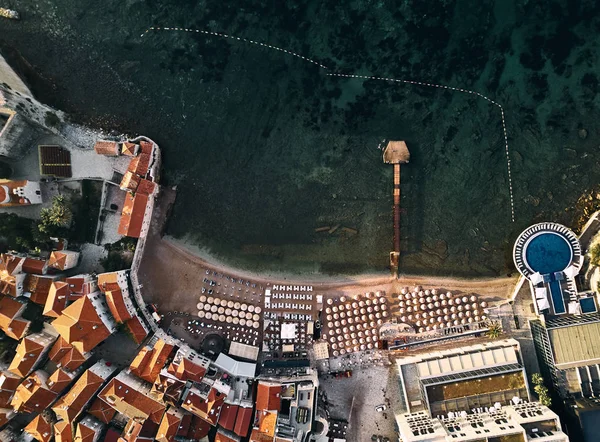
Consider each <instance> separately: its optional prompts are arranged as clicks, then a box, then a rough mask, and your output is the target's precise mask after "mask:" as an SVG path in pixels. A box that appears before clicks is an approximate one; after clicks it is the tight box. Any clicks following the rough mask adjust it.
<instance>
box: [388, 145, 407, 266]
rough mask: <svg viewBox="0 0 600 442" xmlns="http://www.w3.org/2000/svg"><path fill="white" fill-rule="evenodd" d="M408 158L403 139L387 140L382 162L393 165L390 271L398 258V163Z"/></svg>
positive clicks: (396, 264)
mask: <svg viewBox="0 0 600 442" xmlns="http://www.w3.org/2000/svg"><path fill="white" fill-rule="evenodd" d="M409 160H410V152H409V151H408V147H407V146H406V143H405V142H404V141H389V142H388V144H387V146H386V147H385V149H384V151H383V162H384V163H386V164H393V165H394V209H393V210H394V248H393V250H392V252H391V253H390V267H391V270H392V272H397V271H398V263H399V260H400V211H401V209H400V165H401V164H406V163H408V161H409Z"/></svg>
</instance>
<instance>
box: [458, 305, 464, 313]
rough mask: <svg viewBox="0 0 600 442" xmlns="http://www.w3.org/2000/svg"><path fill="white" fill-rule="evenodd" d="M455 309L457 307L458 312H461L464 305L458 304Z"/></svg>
mask: <svg viewBox="0 0 600 442" xmlns="http://www.w3.org/2000/svg"><path fill="white" fill-rule="evenodd" d="M456 309H457V310H458V311H459V312H462V311H463V310H464V306H462V305H459V306H458V307H456Z"/></svg>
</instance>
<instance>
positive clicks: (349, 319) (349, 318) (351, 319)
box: [348, 316, 354, 324]
mask: <svg viewBox="0 0 600 442" xmlns="http://www.w3.org/2000/svg"><path fill="white" fill-rule="evenodd" d="M352 323H354V319H353V318H352V317H351V316H349V317H348V324H352Z"/></svg>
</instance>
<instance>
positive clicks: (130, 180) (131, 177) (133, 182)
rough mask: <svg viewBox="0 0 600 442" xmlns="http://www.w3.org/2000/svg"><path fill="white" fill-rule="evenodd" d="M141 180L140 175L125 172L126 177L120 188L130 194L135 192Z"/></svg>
mask: <svg viewBox="0 0 600 442" xmlns="http://www.w3.org/2000/svg"><path fill="white" fill-rule="evenodd" d="M141 179H142V178H141V177H140V176H139V175H136V174H135V173H133V172H131V171H129V170H128V171H127V172H125V175H123V179H122V180H121V183H120V184H119V188H120V189H121V190H125V191H128V192H135V191H136V190H137V188H138V186H139V184H140V181H141Z"/></svg>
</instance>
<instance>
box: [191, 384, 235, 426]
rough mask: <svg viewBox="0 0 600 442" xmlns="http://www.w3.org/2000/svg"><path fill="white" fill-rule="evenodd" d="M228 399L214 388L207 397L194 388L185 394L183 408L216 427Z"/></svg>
mask: <svg viewBox="0 0 600 442" xmlns="http://www.w3.org/2000/svg"><path fill="white" fill-rule="evenodd" d="M226 397H227V396H226V395H225V394H223V393H221V392H219V391H218V390H217V389H216V388H214V387H212V388H210V390H209V391H208V394H207V395H204V394H202V393H201V392H200V390H199V389H198V388H196V387H192V388H190V389H189V390H187V391H186V393H185V394H184V396H183V402H182V404H181V407H182V408H183V409H185V410H187V411H189V412H190V413H192V414H194V415H195V416H198V417H199V418H201V419H203V420H205V421H206V422H208V423H209V424H211V425H213V426H214V425H216V424H217V420H218V419H219V413H220V412H221V407H222V406H223V403H224V402H225V398H226Z"/></svg>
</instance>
